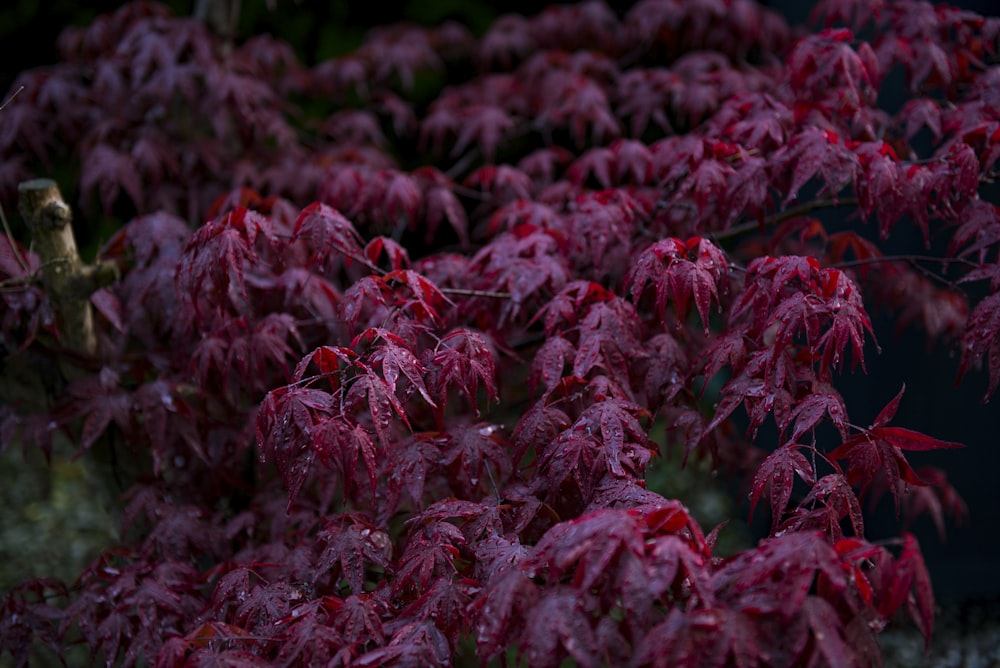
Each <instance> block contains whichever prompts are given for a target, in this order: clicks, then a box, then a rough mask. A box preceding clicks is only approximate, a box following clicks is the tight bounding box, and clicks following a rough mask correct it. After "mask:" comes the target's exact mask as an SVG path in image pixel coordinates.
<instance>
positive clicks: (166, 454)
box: [0, 0, 1000, 666]
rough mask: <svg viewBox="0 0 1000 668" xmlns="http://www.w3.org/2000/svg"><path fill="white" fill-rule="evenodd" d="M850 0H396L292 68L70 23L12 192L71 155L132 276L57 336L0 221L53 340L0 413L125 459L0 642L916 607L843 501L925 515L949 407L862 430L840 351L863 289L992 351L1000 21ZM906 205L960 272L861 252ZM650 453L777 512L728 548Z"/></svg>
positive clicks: (444, 645) (301, 650)
mask: <svg viewBox="0 0 1000 668" xmlns="http://www.w3.org/2000/svg"><path fill="white" fill-rule="evenodd" d="M877 4H878V11H874V10H873V9H872V3H868V2H858V1H857V0H827V1H824V2H821V3H819V6H818V9H817V14H816V16H815V17H814V25H816V26H818V29H817V31H816V32H813V33H806V32H803V33H801V34H800V33H799V32H796V31H793V30H791V29H790V28H789V27H788V26H786V25H785V24H784V23H783V21H782V19H781V18H780V17H778V16H777V15H775V14H773V13H771V12H769V11H767V10H765V9H763V8H761V7H760V6H758V5H756V4H754V3H752V2H749V1H747V0H726V1H723V0H719V1H717V2H697V3H691V2H682V1H681V0H642V1H640V2H638V3H636V4H635V5H634V6H633V7H632V8H631V9H629V10H628V11H626V12H624V13H622V14H616V13H615V12H614V11H612V9H610V8H609V7H608V6H606V5H604V4H602V3H601V2H586V3H581V4H576V5H566V6H552V7H549V8H547V9H545V10H543V11H541V12H540V13H539V14H537V15H535V16H530V17H525V16H519V15H506V16H503V17H501V18H499V19H498V20H497V21H496V22H495V23H494V24H493V26H492V27H491V28H490V29H489V30H488V31H487V32H486V34H484V35H481V36H478V37H475V36H473V35H472V34H471V33H469V32H468V31H467V30H466V29H464V28H463V27H461V26H459V25H456V24H445V25H442V26H438V27H434V28H422V27H418V26H414V25H398V26H387V27H384V28H380V29H378V30H375V31H373V32H371V33H370V35H369V36H368V38H367V39H366V41H365V43H364V44H363V45H362V46H361V47H360V48H359V49H358V50H357V51H354V52H352V53H349V54H347V55H344V56H341V57H338V58H336V59H333V60H330V61H327V62H323V63H319V64H317V65H316V66H314V67H305V66H303V65H301V64H299V63H298V62H296V60H295V58H294V57H293V55H292V52H291V50H290V49H289V48H288V47H287V45H284V44H282V43H281V42H279V41H277V40H275V39H272V38H254V39H251V40H247V41H246V42H244V43H240V44H236V45H232V44H226V43H224V42H222V41H220V40H218V39H217V38H215V37H214V36H213V35H212V34H211V33H210V32H208V31H207V29H205V28H204V27H203V26H202V25H201V24H199V23H197V22H195V21H193V20H190V19H184V18H176V17H172V16H170V15H169V13H168V12H167V11H166V10H165V9H163V8H162V7H160V6H158V5H155V4H151V3H146V2H135V3H129V4H127V5H125V6H123V7H122V9H120V10H119V11H118V12H116V13H115V14H112V15H109V16H103V17H101V18H99V19H97V21H95V22H94V24H92V25H91V26H89V27H88V28H84V29H74V30H68V31H66V33H65V34H64V37H63V39H62V41H61V46H62V53H63V62H61V63H60V64H59V65H56V66H53V67H51V68H47V69H44V70H34V71H30V72H26V73H25V74H24V75H23V76H22V77H21V79H20V81H19V82H18V84H17V85H22V84H23V85H24V86H25V90H24V92H23V93H22V94H21V95H19V96H18V98H17V99H16V101H15V102H14V103H12V104H11V105H10V106H9V107H8V108H7V109H5V110H4V111H3V115H2V116H0V154H2V159H3V167H2V168H0V194H2V195H3V197H4V203H5V204H6V203H7V202H8V201H9V198H10V197H12V193H13V191H14V189H15V188H16V184H17V183H18V181H20V180H22V179H24V178H26V177H29V176H31V175H32V174H33V172H32V170H34V169H45V168H48V167H49V166H50V165H52V164H54V163H55V162H56V161H57V160H62V159H64V158H65V157H66V156H67V155H70V156H72V159H73V160H74V161H75V164H77V165H78V166H79V178H78V181H77V186H78V188H79V195H80V198H81V205H82V207H83V210H84V211H87V210H90V209H92V208H93V207H92V206H91V202H92V201H93V199H94V197H95V196H96V198H97V200H98V201H99V202H100V205H101V208H102V210H103V211H104V212H105V213H108V214H112V213H114V212H115V211H116V210H120V209H121V208H122V207H123V206H125V205H126V204H127V206H126V208H129V207H131V208H132V209H134V210H135V211H136V212H138V213H139V215H137V216H135V217H132V218H131V219H130V220H129V221H128V222H127V223H125V224H124V225H123V226H122V227H121V229H120V230H119V231H118V232H117V233H116V234H114V236H113V237H112V238H110V239H109V240H107V242H106V243H105V244H104V245H103V247H102V249H101V251H100V259H102V260H109V261H113V262H115V263H116V264H117V266H118V267H119V269H120V272H121V280H120V281H118V282H116V283H115V284H114V285H112V286H111V287H110V288H106V289H104V290H101V291H99V292H98V293H95V294H94V295H93V296H92V298H91V301H92V303H93V305H94V307H95V308H96V310H97V311H98V313H99V316H98V329H99V352H98V354H97V355H96V356H94V357H92V358H87V359H80V358H79V356H74V355H72V354H70V352H69V351H63V350H62V349H61V348H60V347H59V342H58V322H57V317H56V314H55V313H54V312H53V309H52V306H51V303H50V297H49V296H48V295H46V294H45V293H44V291H42V290H41V289H40V288H39V286H38V284H37V283H36V282H35V279H36V278H37V276H38V275H39V272H40V271H42V270H43V268H41V267H39V262H38V260H37V257H36V256H35V255H34V254H33V253H32V252H31V250H30V249H29V248H28V247H27V243H24V244H19V243H17V242H14V241H13V240H0V273H2V280H3V281H4V292H3V299H4V302H3V304H4V305H3V315H2V319H0V328H2V329H0V331H2V335H3V342H4V345H5V347H6V348H7V350H8V351H15V350H19V349H20V350H26V349H32V350H34V349H35V348H39V349H41V350H42V351H43V352H45V353H46V354H48V355H57V356H58V355H60V354H62V355H65V356H67V358H68V363H70V364H74V365H75V366H76V367H78V369H79V372H78V373H75V374H72V375H71V376H70V377H69V379H67V380H66V381H65V383H64V387H62V388H61V390H60V391H59V392H58V395H57V397H56V399H55V403H54V406H53V408H52V409H51V410H50V411H47V412H45V413H30V412H27V411H24V410H19V407H17V406H13V407H5V408H4V409H3V412H2V413H0V419H2V424H0V431H2V433H3V442H4V444H7V443H10V442H12V441H14V440H18V441H21V442H23V443H24V444H26V445H28V446H33V445H37V446H38V447H42V448H44V449H46V451H48V450H50V449H51V443H52V439H53V432H61V433H64V434H65V435H67V436H68V437H69V438H70V439H71V440H72V441H73V442H74V443H76V444H77V445H78V447H79V449H80V451H81V452H83V451H86V450H88V449H90V448H91V447H93V446H94V445H95V444H96V443H98V441H100V440H101V439H108V438H112V439H113V440H114V441H115V442H116V443H118V444H124V447H126V448H127V449H128V451H129V452H130V453H133V455H134V456H136V457H140V458H141V457H142V456H148V458H149V467H150V470H149V471H148V473H149V474H150V476H149V478H147V479H144V480H142V481H141V482H137V483H136V484H135V485H134V486H133V487H131V489H130V490H129V491H128V493H127V494H126V504H125V510H124V515H123V530H122V533H123V538H124V540H123V544H122V545H120V546H117V547H114V548H112V549H110V550H109V551H108V552H107V553H105V554H104V555H102V556H101V557H100V558H99V559H98V560H97V561H96V562H94V563H93V564H92V565H91V566H90V567H89V568H88V569H87V570H86V571H85V572H84V573H83V574H82V575H81V576H80V578H79V580H78V581H77V582H76V583H75V584H74V585H73V586H72V587H70V588H68V589H67V588H66V587H64V586H63V585H62V584H61V583H56V582H52V581H47V580H38V581H32V582H29V583H26V584H25V585H23V586H21V587H19V588H17V589H15V590H13V591H11V592H9V593H7V594H6V596H5V598H4V599H3V605H4V617H3V618H4V620H5V621H4V622H3V624H2V625H0V646H2V647H3V648H5V649H7V650H8V651H10V652H11V654H12V655H13V656H14V658H15V661H16V662H21V663H23V662H24V661H25V660H26V657H27V656H28V651H29V648H30V647H31V645H32V643H33V642H40V643H43V644H45V645H47V646H49V647H51V648H53V649H54V650H55V651H56V652H59V651H61V648H62V647H64V646H65V645H66V644H68V643H71V642H73V641H76V640H81V641H83V642H85V643H86V645H87V646H89V648H90V650H91V652H92V656H93V658H94V660H95V662H108V663H122V664H124V665H136V664H137V663H140V662H142V661H145V662H148V663H149V664H150V665H158V666H186V665H192V666H200V665H285V666H293V665H303V666H306V665H308V666H313V665H344V666H348V665H349V666H375V665H379V666H382V665H432V664H433V665H437V664H446V665H447V664H450V663H452V662H453V661H454V660H455V657H456V655H457V654H458V653H459V651H460V649H461V648H462V647H466V648H468V647H470V646H471V645H474V646H475V651H476V653H477V654H478V656H479V657H480V659H482V660H483V661H484V662H486V661H489V660H493V659H498V660H500V661H505V660H507V658H509V657H508V650H510V651H511V652H514V653H516V655H517V656H518V657H520V658H521V659H522V660H524V661H525V662H526V663H527V664H528V665H532V666H558V665H560V663H561V662H562V661H564V660H565V659H572V660H573V661H575V662H576V663H578V664H580V665H584V666H597V665H637V666H639V665H642V666H645V665H651V666H661V665H662V666H668V665H669V666H679V665H692V666H695V665H696V666H726V665H737V666H788V665H831V666H851V665H858V666H867V665H872V664H877V663H878V661H879V658H878V644H877V635H878V633H879V632H880V631H881V630H882V629H883V628H885V627H886V625H888V624H889V623H892V622H895V621H898V620H899V619H900V617H901V616H902V615H903V614H904V613H905V614H907V615H908V616H909V617H910V618H911V619H912V620H913V622H915V623H916V625H917V626H918V628H919V629H920V631H921V632H922V633H923V634H924V635H925V637H926V638H928V640H929V639H930V635H931V631H932V625H933V606H934V604H933V594H932V588H931V584H930V579H929V576H928V573H927V570H926V568H925V566H924V562H923V559H922V557H921V554H920V550H919V547H918V545H917V543H916V541H915V539H914V538H913V537H912V536H911V535H910V534H907V533H904V534H903V535H902V536H901V537H900V538H899V539H898V541H896V542H890V543H887V544H879V545H875V544H872V543H870V542H868V541H867V540H866V534H865V517H864V513H863V512H862V503H863V502H864V501H865V500H871V501H876V500H877V499H878V498H879V497H881V496H884V495H885V494H886V493H888V495H889V496H890V497H891V498H892V500H893V502H894V504H895V507H896V509H897V512H899V513H901V514H902V516H903V517H904V518H907V519H912V518H913V517H915V516H916V515H917V514H918V513H921V512H925V513H929V514H930V515H931V516H932V517H933V519H934V520H935V522H937V523H938V526H939V528H942V530H943V526H944V519H943V518H944V515H945V513H953V514H956V515H961V514H962V513H963V512H964V507H963V504H962V501H961V499H960V498H959V497H958V495H957V493H956V492H955V490H953V489H952V488H951V487H950V486H949V485H948V482H947V479H946V477H945V476H944V474H943V473H942V472H941V471H939V470H937V469H932V468H926V467H923V468H920V469H914V467H913V466H911V465H910V464H909V463H908V461H907V458H906V452H907V451H926V450H935V449H942V448H951V447H955V446H956V445H957V444H954V443H950V442H947V441H943V440H939V439H936V438H933V437H930V436H927V435H924V434H920V433H917V432H915V431H912V430H909V429H907V428H905V427H902V426H898V425H894V424H892V420H893V418H894V416H895V413H896V411H897V408H898V406H899V403H900V401H901V400H902V391H901V392H900V394H899V395H898V396H896V397H895V398H894V399H892V400H891V401H889V403H888V404H887V405H886V406H885V408H884V409H883V410H882V411H881V413H880V414H879V415H878V417H877V418H876V419H875V421H874V422H873V423H872V425H871V426H869V427H861V426H859V425H857V424H855V423H854V422H852V420H851V419H850V417H849V414H848V407H847V405H846V402H845V400H844V398H843V397H842V396H841V394H840V393H839V392H838V390H837V387H836V384H837V379H838V377H840V376H841V375H842V374H844V373H850V372H856V371H863V370H864V367H865V355H866V353H867V354H870V353H871V351H872V350H873V349H874V348H875V345H874V344H875V341H874V334H873V328H872V323H871V318H870V315H869V312H870V310H872V309H885V310H887V311H888V312H891V313H898V321H899V322H900V324H901V325H903V326H906V325H917V326H921V327H924V328H925V329H926V330H927V331H928V335H929V336H931V337H934V338H940V339H942V340H943V341H944V342H945V343H947V344H949V345H955V346H957V347H958V349H959V350H960V351H961V360H960V363H959V369H958V372H959V374H960V375H964V374H967V373H969V372H971V371H972V370H974V369H976V368H979V367H981V366H983V364H984V363H985V366H986V367H987V369H988V393H987V396H989V395H990V394H992V393H993V392H994V391H995V390H996V387H997V385H998V384H1000V317H998V316H997V313H998V312H1000V308H998V300H1000V292H998V290H1000V257H998V245H1000V233H998V230H1000V210H998V209H997V207H996V206H995V205H994V204H992V203H990V202H988V201H985V200H983V199H981V198H980V197H979V186H980V183H981V182H982V181H984V180H987V179H989V178H992V176H993V175H994V174H995V170H996V163H997V159H998V158H1000V111H998V110H1000V99H998V98H997V93H996V91H997V90H1000V88H998V86H997V85H996V84H997V83H998V77H1000V63H998V59H997V49H998V34H1000V23H998V22H997V21H993V20H986V19H983V18H982V17H978V16H976V15H973V14H969V13H965V12H960V11H958V10H955V9H951V8H949V7H947V6H932V5H930V4H928V3H924V2H914V1H910V0H895V1H892V0H886V1H885V2H880V3H877ZM859 35H871V36H872V37H871V41H865V40H864V39H862V38H860V37H859ZM896 70H901V71H902V72H903V73H904V76H905V80H906V83H907V86H908V89H909V92H910V97H909V99H908V101H907V102H906V104H905V105H903V106H902V108H901V109H899V110H898V111H895V112H891V111H887V110H885V109H882V108H880V107H879V106H878V104H877V102H878V94H879V90H880V87H881V85H882V82H883V81H884V80H885V78H886V77H887V76H889V75H890V73H892V72H894V71H896ZM435 81H437V84H434V85H438V86H439V87H440V88H439V89H438V90H437V91H436V93H435V96H433V97H432V98H430V99H429V101H428V99H417V96H416V94H415V91H418V90H422V89H423V87H424V86H426V85H431V84H433V82H435ZM442 81H444V82H446V85H445V84H442V83H441V82H442ZM428 82H430V83H428ZM424 95H426V94H425V93H424ZM293 98H294V99H296V100H298V101H299V102H301V104H300V105H293V104H292V103H291V100H292V99H293ZM317 108H322V109H327V110H328V112H327V111H324V112H323V114H326V115H325V116H323V117H322V118H316V117H314V116H310V115H309V113H308V112H307V111H305V110H306V109H311V110H315V109H317ZM414 155H417V156H419V159H416V160H415V159H414V157H413V156H414ZM820 208H828V209H832V210H834V211H837V212H838V213H841V214H843V215H842V218H843V225H840V226H838V227H837V228H836V230H837V231H833V230H834V228H832V227H831V228H830V229H829V230H828V227H829V226H828V225H825V224H824V223H823V222H821V221H820V220H818V219H817V218H815V217H813V216H812V212H814V211H816V210H818V209H820ZM901 226H914V228H915V229H916V230H918V231H919V233H920V235H921V236H922V237H923V238H925V239H928V240H930V239H935V240H938V239H940V238H942V237H943V238H945V239H946V240H950V243H945V244H943V245H942V247H945V246H946V247H947V248H946V250H945V251H944V253H945V256H946V257H947V258H948V259H949V260H950V265H949V266H950V269H949V270H950V271H953V272H955V275H954V276H951V277H947V276H943V275H942V276H939V275H936V274H934V273H933V272H931V271H929V270H927V269H926V268H923V270H919V271H918V269H916V268H914V267H913V266H912V265H911V264H910V263H906V262H897V261H895V258H892V257H887V256H884V255H883V252H882V251H881V250H880V243H881V242H882V241H884V240H886V239H888V238H889V237H890V236H891V235H892V234H893V233H894V232H895V231H896V230H897V229H898V228H899V227H901ZM937 279H940V280H937ZM972 282H981V283H982V284H983V285H985V289H984V290H981V291H980V292H979V293H975V294H976V295H977V296H975V297H970V296H969V295H967V294H966V293H964V292H962V291H961V290H960V287H961V285H962V284H964V283H972ZM983 293H985V296H982V294H983ZM970 294H971V293H970ZM881 344H882V345H890V344H889V343H887V342H884V341H883V342H881ZM769 421H770V422H772V423H773V424H774V425H775V426H776V431H775V433H776V434H777V435H778V436H777V440H776V441H774V440H770V439H765V438H758V435H759V434H760V433H761V431H760V428H761V427H762V426H764V425H765V423H768V422H769ZM653 434H658V435H659V436H658V437H657V438H662V439H664V440H663V442H657V441H654V440H653V436H652V435H653ZM675 448H679V449H680V451H682V452H683V453H684V456H685V458H705V459H707V460H708V461H710V462H711V464H712V465H713V466H715V467H717V468H719V469H720V470H725V471H727V472H729V473H730V474H732V475H735V476H738V477H740V478H741V479H742V480H744V481H745V482H746V485H747V489H749V497H750V502H751V505H752V507H753V508H752V512H754V511H757V510H759V509H760V510H766V511H768V512H769V514H770V520H771V529H770V533H769V535H768V536H767V537H766V538H764V539H762V540H760V541H759V542H758V543H757V544H756V545H753V546H749V547H747V548H746V549H744V550H742V551H740V552H738V553H736V554H734V555H731V556H721V555H719V554H718V553H717V552H716V550H715V544H716V539H717V537H718V531H719V529H720V527H716V528H715V529H713V530H711V531H709V532H708V533H706V532H705V531H704V530H703V529H702V527H701V526H700V525H699V524H698V522H697V521H696V520H695V519H694V518H693V517H692V515H691V513H690V512H689V511H688V509H686V508H685V507H684V506H683V505H682V504H681V503H680V502H679V501H677V500H676V499H673V498H672V497H671V490H669V489H650V488H649V487H648V486H647V483H646V470H647V467H648V465H649V464H650V461H651V460H652V458H654V457H657V456H659V455H660V454H662V453H664V452H668V451H672V450H673V449H675ZM63 597H65V598H63ZM52 600H56V601H59V602H60V603H64V604H63V605H61V607H56V606H54V605H51V604H50V601H52ZM468 639H471V641H472V642H471V643H470V642H468Z"/></svg>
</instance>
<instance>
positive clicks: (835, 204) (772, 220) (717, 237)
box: [704, 197, 858, 241]
mask: <svg viewBox="0 0 1000 668" xmlns="http://www.w3.org/2000/svg"><path fill="white" fill-rule="evenodd" d="M857 205H858V200H857V199H856V198H854V197H841V198H837V199H817V200H813V201H812V202H807V203H805V204H803V205H801V206H797V207H795V208H793V209H786V210H784V211H779V212H778V213H776V214H774V215H773V216H771V217H769V218H766V219H765V220H764V222H763V224H761V223H758V222H755V221H750V222H748V223H743V224H742V225H734V226H733V227H730V228H729V229H728V230H723V231H721V232H709V233H708V234H706V235H704V236H706V237H708V238H709V239H711V240H712V241H722V240H724V239H731V238H733V237H738V236H740V235H743V234H746V233H748V232H755V231H757V230H759V229H761V227H765V228H767V227H774V226H775V225H780V224H781V223H783V222H785V221H786V220H791V219H792V218H798V217H799V216H804V215H806V214H807V213H812V212H813V211H818V210H820V209H836V208H840V207H843V206H857Z"/></svg>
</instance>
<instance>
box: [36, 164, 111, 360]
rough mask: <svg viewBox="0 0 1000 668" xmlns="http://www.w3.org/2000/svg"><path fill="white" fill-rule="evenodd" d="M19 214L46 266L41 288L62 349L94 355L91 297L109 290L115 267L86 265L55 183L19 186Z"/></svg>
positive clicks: (95, 348)
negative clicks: (53, 315)
mask: <svg viewBox="0 0 1000 668" xmlns="http://www.w3.org/2000/svg"><path fill="white" fill-rule="evenodd" d="M17 190H18V196H19V201H18V208H19V210H20V211H21V216H22V217H23V218H24V220H25V222H26V223H27V224H28V228H29V229H30V230H31V238H32V244H33V246H34V250H35V252H36V253H38V258H39V260H41V264H42V284H43V286H44V287H45V292H46V293H47V294H48V296H49V299H51V300H52V304H53V307H54V308H55V312H56V318H57V319H58V328H59V338H60V340H61V342H62V344H63V345H64V346H65V347H67V348H70V349H72V350H75V351H77V352H80V353H83V354H85V355H93V354H94V353H95V352H96V351H97V337H96V336H95V334H94V315H93V312H92V310H91V308H90V295H91V294H92V293H93V292H94V291H95V290H97V289H98V288H99V287H101V286H102V285H107V284H108V283H110V282H111V281H110V280H108V279H109V278H111V280H113V276H111V277H109V276H107V274H108V272H111V273H112V274H114V271H113V269H112V268H111V267H110V266H104V265H102V266H100V267H92V266H89V265H84V264H83V262H82V261H81V260H80V254H79V252H78V251H77V249H76V239H75V238H74V236H73V226H72V225H71V224H70V223H71V222H72V212H71V211H70V208H69V205H68V204H66V202H64V201H63V198H62V195H61V194H60V192H59V186H58V185H57V184H56V182H55V181H53V180H51V179H32V180H30V181H24V182H23V183H21V184H20V185H18V188H17Z"/></svg>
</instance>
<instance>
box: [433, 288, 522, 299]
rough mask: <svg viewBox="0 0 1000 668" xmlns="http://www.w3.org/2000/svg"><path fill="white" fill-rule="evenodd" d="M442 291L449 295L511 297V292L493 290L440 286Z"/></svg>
mask: <svg viewBox="0 0 1000 668" xmlns="http://www.w3.org/2000/svg"><path fill="white" fill-rule="evenodd" d="M439 290H441V292H443V293H444V294H448V295H458V296H460V297H488V298H490V299H510V298H511V294H510V293H509V292H493V291H492V290H468V289H465V288H439Z"/></svg>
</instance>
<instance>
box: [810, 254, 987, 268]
mask: <svg viewBox="0 0 1000 668" xmlns="http://www.w3.org/2000/svg"><path fill="white" fill-rule="evenodd" d="M882 262H909V263H910V264H913V263H914V262H937V263H940V264H951V263H953V262H954V263H957V264H961V265H964V266H966V267H969V268H970V269H975V268H977V267H979V265H978V264H976V263H975V262H972V261H971V260H966V259H964V258H960V257H935V256H933V255H880V256H878V257H865V258H859V259H856V260H844V261H843V262H836V263H834V264H830V265H827V266H828V267H832V268H834V269H846V268H848V267H859V266H862V265H866V264H879V263H882Z"/></svg>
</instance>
